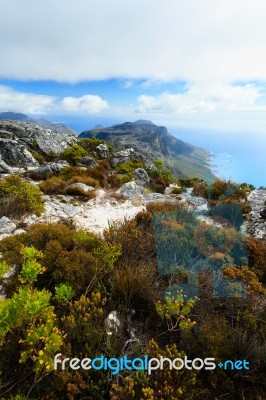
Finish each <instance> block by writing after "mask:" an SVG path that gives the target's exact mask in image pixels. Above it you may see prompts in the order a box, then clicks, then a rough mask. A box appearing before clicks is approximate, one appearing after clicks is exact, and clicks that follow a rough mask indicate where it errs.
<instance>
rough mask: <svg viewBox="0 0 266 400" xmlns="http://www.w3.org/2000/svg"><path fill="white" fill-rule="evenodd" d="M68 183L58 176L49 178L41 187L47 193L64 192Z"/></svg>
mask: <svg viewBox="0 0 266 400" xmlns="http://www.w3.org/2000/svg"><path fill="white" fill-rule="evenodd" d="M66 186H67V183H66V182H64V181H63V180H62V179H60V178H59V177H57V176H52V178H50V179H47V180H46V181H43V182H41V183H40V184H39V188H40V189H41V191H42V192H43V193H45V194H64V191H65V188H66Z"/></svg>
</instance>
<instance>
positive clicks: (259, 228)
mask: <svg viewBox="0 0 266 400" xmlns="http://www.w3.org/2000/svg"><path fill="white" fill-rule="evenodd" d="M248 201H249V203H250V205H251V207H252V211H251V212H250V214H249V216H248V221H247V233H248V234H249V235H250V236H253V237H255V238H257V239H263V240H266V190H264V189H257V190H253V191H252V192H251V193H250V194H249V196H248Z"/></svg>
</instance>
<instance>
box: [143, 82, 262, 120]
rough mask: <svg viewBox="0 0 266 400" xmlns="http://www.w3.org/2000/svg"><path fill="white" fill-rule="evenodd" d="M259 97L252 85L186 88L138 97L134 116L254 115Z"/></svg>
mask: <svg viewBox="0 0 266 400" xmlns="http://www.w3.org/2000/svg"><path fill="white" fill-rule="evenodd" d="M260 96H261V93H260V89H259V88H258V87H257V86H256V85H254V84H246V85H243V86H240V85H239V86H232V85H228V84H223V85H222V84H219V85H218V84H216V85H214V84H213V85H189V86H188V87H187V90H186V91H185V92H184V93H177V94H170V93H162V94H160V95H158V96H147V95H141V96H139V97H138V108H137V112H138V113H160V114H164V113H165V114H186V113H195V112H201V113H202V112H203V113H210V112H221V111H222V112H224V111H227V112H228V111H229V112H230V111H248V110H250V111H254V110H255V109H258V107H257V106H255V102H256V100H257V99H258V98H259V97H260Z"/></svg>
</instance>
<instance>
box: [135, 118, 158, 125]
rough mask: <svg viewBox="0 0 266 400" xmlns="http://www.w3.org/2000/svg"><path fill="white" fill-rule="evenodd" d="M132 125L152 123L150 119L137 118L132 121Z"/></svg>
mask: <svg viewBox="0 0 266 400" xmlns="http://www.w3.org/2000/svg"><path fill="white" fill-rule="evenodd" d="M133 124H134V125H154V126H155V124H154V123H153V122H152V121H149V120H146V119H138V120H137V121H135V122H133Z"/></svg>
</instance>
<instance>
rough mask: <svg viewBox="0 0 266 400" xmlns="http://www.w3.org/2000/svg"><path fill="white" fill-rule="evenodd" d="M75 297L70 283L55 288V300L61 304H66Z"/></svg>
mask: <svg viewBox="0 0 266 400" xmlns="http://www.w3.org/2000/svg"><path fill="white" fill-rule="evenodd" d="M74 295H75V292H74V290H73V289H72V287H71V286H70V285H69V284H68V283H61V284H60V285H59V286H56V287H55V299H56V300H57V301H58V303H59V304H65V303H67V302H68V301H69V300H71V299H72V298H73V297H74Z"/></svg>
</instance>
